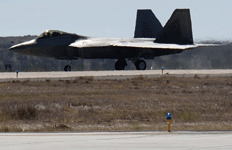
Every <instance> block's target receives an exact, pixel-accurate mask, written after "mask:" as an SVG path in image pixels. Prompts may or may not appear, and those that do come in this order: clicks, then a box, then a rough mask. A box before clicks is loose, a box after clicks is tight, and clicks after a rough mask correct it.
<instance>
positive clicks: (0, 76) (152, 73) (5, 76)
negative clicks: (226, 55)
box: [0, 69, 232, 81]
mask: <svg viewBox="0 0 232 150" xmlns="http://www.w3.org/2000/svg"><path fill="white" fill-rule="evenodd" d="M196 74H197V75H199V76H232V70H230V69H228V70H164V71H163V75H165V76H176V77H178V76H180V77H192V76H194V75H196ZM140 75H142V76H148V77H159V76H161V75H162V71H161V70H143V71H137V70H135V71H129V70H125V71H71V72H62V71H60V72H19V73H18V79H19V80H20V79H53V80H56V79H61V78H76V77H81V76H85V77H89V76H92V77H94V78H103V77H104V78H109V79H114V78H115V79H117V78H121V77H122V76H124V77H128V78H131V77H136V76H140ZM15 79H17V78H16V73H15V72H9V73H0V81H8V80H15Z"/></svg>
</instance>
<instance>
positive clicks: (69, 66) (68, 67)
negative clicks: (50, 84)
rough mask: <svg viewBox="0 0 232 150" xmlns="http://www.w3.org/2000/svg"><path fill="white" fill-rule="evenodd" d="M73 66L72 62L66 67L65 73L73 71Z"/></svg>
mask: <svg viewBox="0 0 232 150" xmlns="http://www.w3.org/2000/svg"><path fill="white" fill-rule="evenodd" d="M71 65H72V61H70V63H69V64H68V65H66V66H65V67H64V71H71V70H72V67H71Z"/></svg>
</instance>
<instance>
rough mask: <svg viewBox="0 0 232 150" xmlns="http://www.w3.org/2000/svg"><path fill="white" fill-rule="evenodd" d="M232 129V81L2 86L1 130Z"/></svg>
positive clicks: (154, 80)
mask: <svg viewBox="0 0 232 150" xmlns="http://www.w3.org/2000/svg"><path fill="white" fill-rule="evenodd" d="M168 112H170V113H171V114H172V124H171V130H199V131H200V130H232V77H204V78H200V77H199V76H197V75H195V76H194V77H193V78H181V77H178V78H176V77H162V78H146V77H143V76H139V77H136V78H133V79H127V80H94V79H93V78H91V77H79V78H76V79H75V80H59V81H50V80H46V81H35V82H34V81H12V82H1V83H0V132H29V131H33V132H41V131H141V130H143V131H145V130H149V131H150V130H167V121H166V119H165V118H166V114H167V113H168Z"/></svg>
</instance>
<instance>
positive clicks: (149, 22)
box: [134, 9, 163, 38]
mask: <svg viewBox="0 0 232 150" xmlns="http://www.w3.org/2000/svg"><path fill="white" fill-rule="evenodd" d="M162 29H163V27H162V25H161V23H160V22H159V20H158V19H157V18H156V16H155V15H154V14H153V12H152V11H151V10H150V9H146V10H137V19H136V27H135V33H134V38H157V37H158V35H159V34H160V33H161V31H162Z"/></svg>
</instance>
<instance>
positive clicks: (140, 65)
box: [115, 59, 147, 70]
mask: <svg viewBox="0 0 232 150" xmlns="http://www.w3.org/2000/svg"><path fill="white" fill-rule="evenodd" d="M131 61H132V62H133V64H134V65H135V67H136V69H137V70H146V67H147V64H146V62H145V61H144V60H140V59H136V60H134V59H132V60H131ZM126 66H127V63H126V60H125V59H119V60H118V61H116V63H115V70H124V69H125V67H126Z"/></svg>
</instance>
